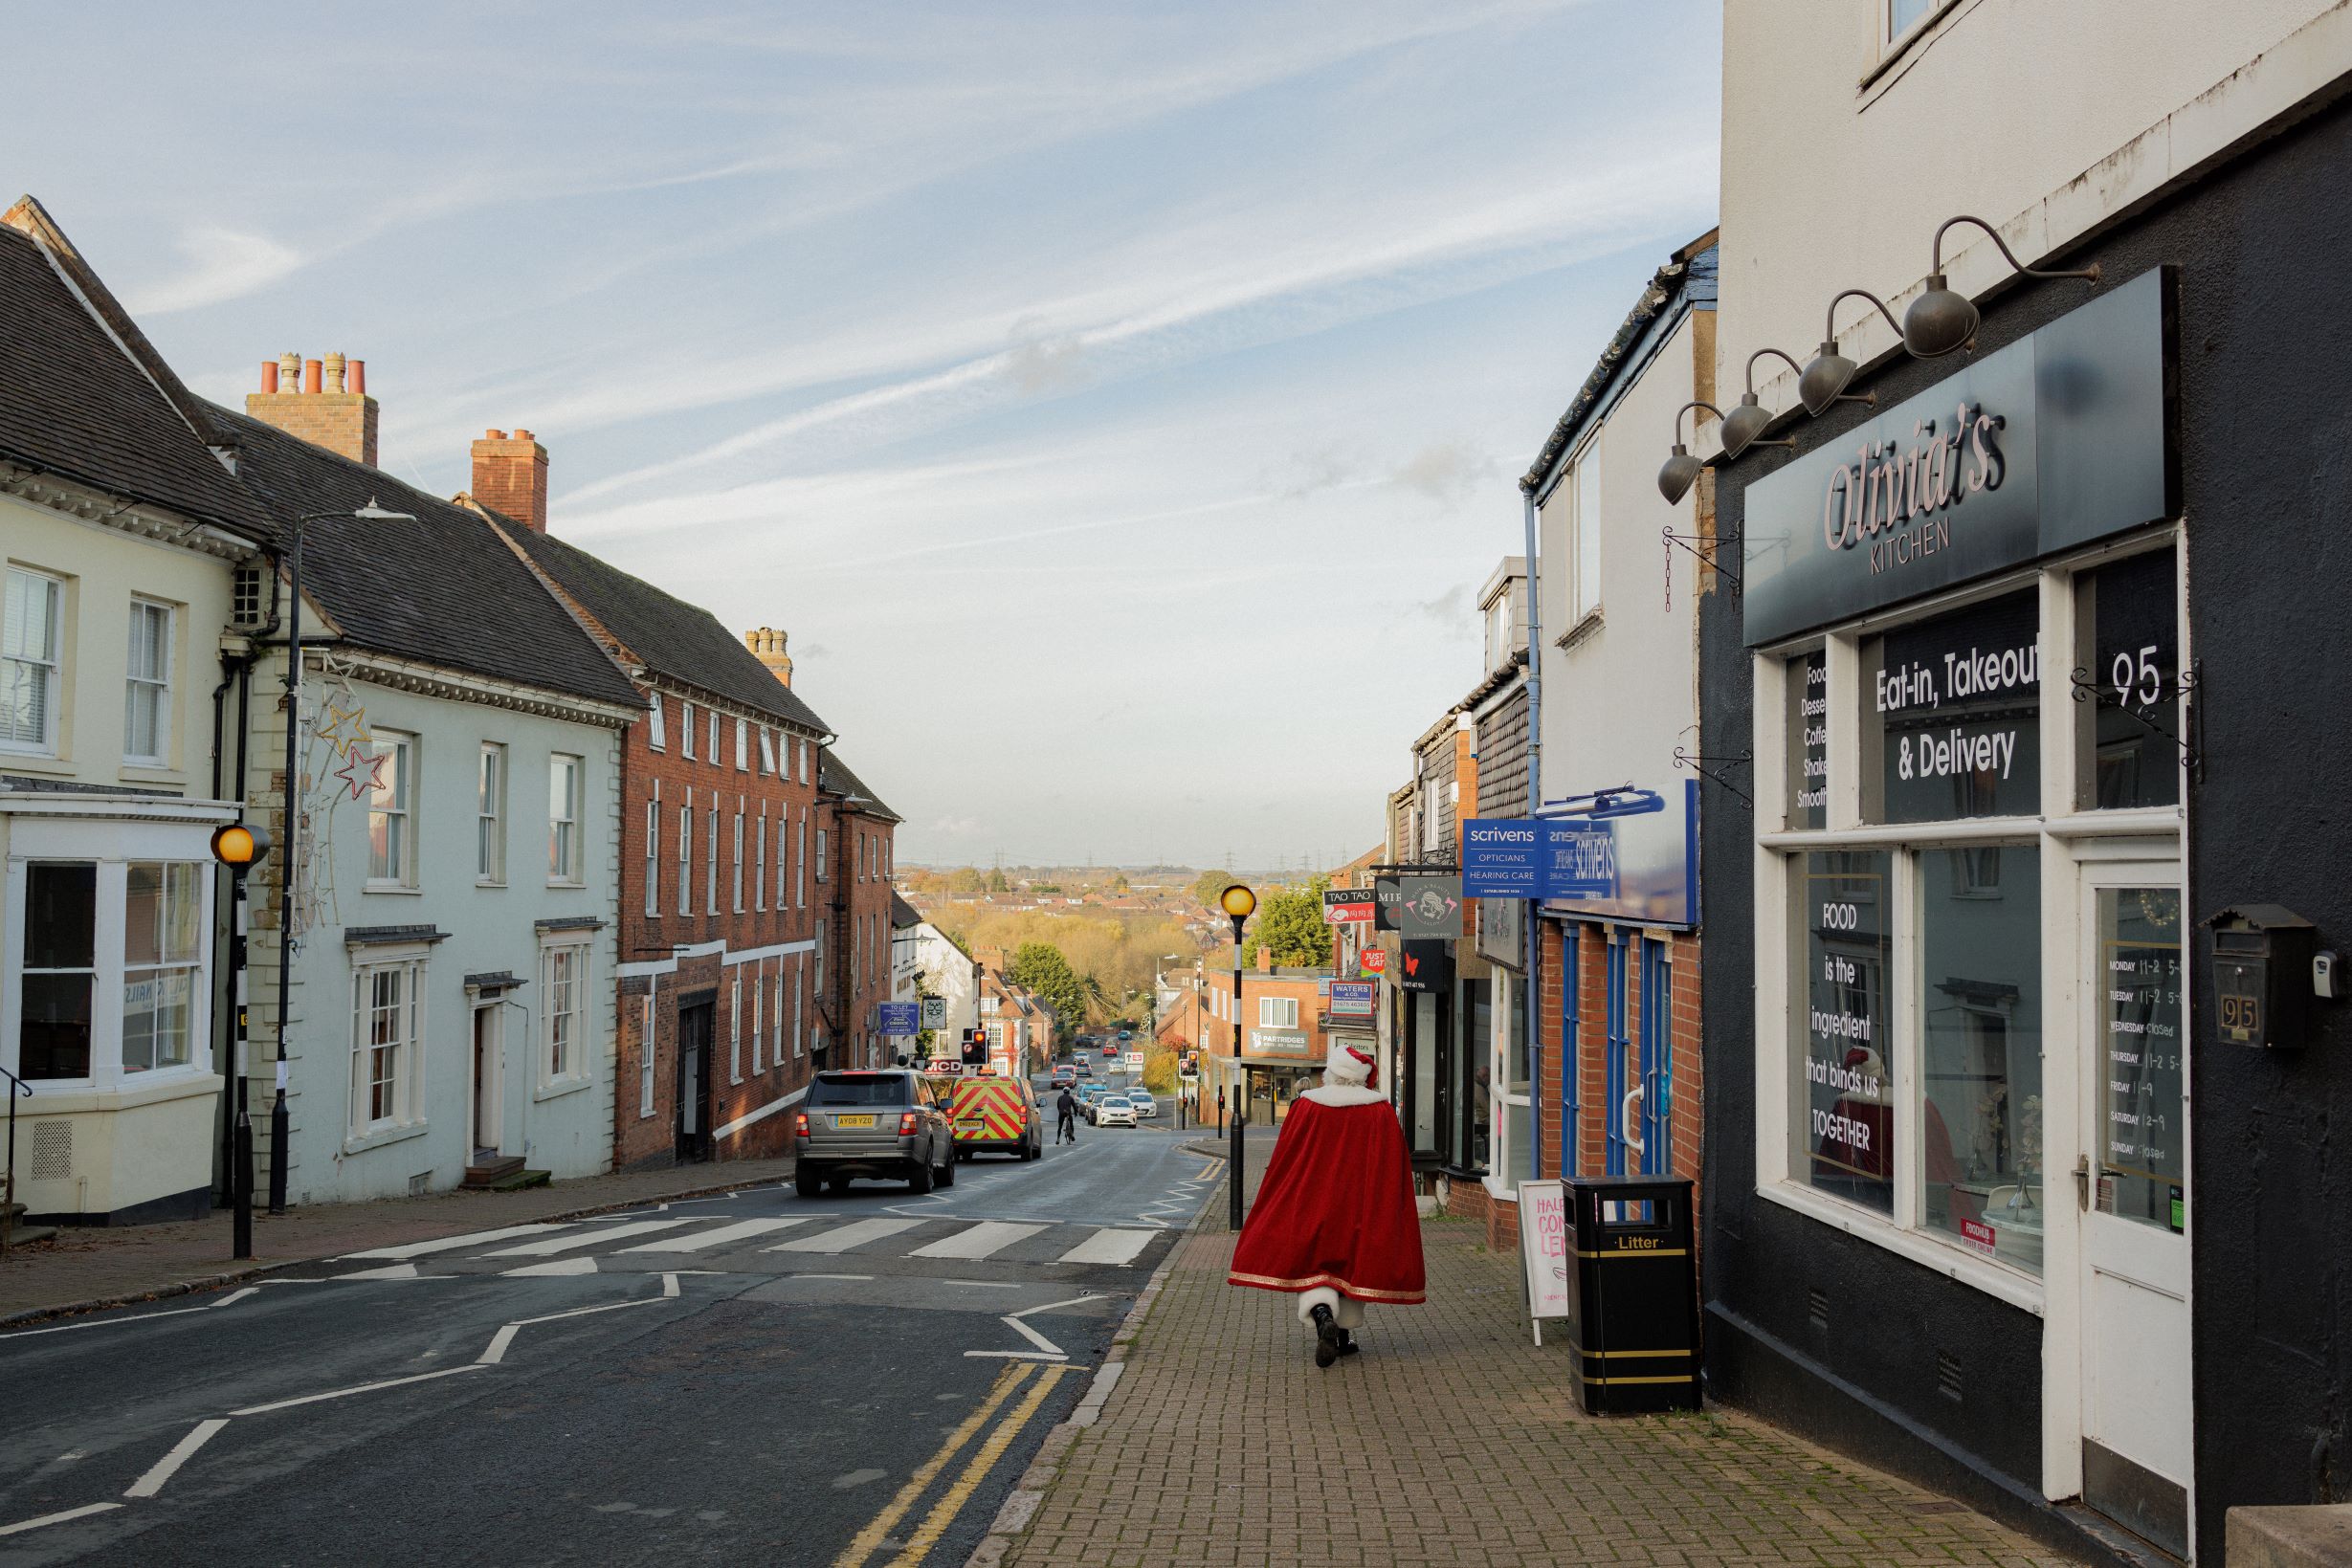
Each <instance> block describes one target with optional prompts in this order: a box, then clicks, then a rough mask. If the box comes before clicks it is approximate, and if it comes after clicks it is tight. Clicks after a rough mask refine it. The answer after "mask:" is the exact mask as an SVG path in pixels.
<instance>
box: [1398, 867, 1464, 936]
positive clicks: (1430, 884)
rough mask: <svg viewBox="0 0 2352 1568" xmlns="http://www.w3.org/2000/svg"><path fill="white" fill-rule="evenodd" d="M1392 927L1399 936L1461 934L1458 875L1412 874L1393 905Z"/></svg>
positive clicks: (1460, 903)
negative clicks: (1402, 895)
mask: <svg viewBox="0 0 2352 1568" xmlns="http://www.w3.org/2000/svg"><path fill="white" fill-rule="evenodd" d="M1396 929H1397V934H1398V935H1399V936H1401V937H1408V938H1414V937H1442V938H1445V939H1448V940H1452V939H1456V938H1459V937H1460V936H1461V934H1462V879H1461V878H1460V877H1458V876H1416V877H1414V878H1413V879H1412V880H1411V881H1409V882H1408V883H1406V884H1405V896H1404V898H1403V899H1401V900H1400V901H1399V902H1398V903H1397V905H1396Z"/></svg>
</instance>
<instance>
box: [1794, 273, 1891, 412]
mask: <svg viewBox="0 0 2352 1568" xmlns="http://www.w3.org/2000/svg"><path fill="white" fill-rule="evenodd" d="M1849 296H1853V297H1857V298H1863V299H1867V300H1869V301H1870V302H1871V303H1872V304H1874V305H1876V306H1877V307H1878V314H1879V315H1881V316H1883V317H1885V318H1886V319H1887V325H1889V326H1891V327H1894V328H1895V330H1896V331H1897V332H1898V333H1899V332H1901V331H1902V328H1901V327H1900V326H1897V325H1896V321H1895V313H1894V312H1893V311H1891V310H1889V309H1887V304H1886V301H1885V300H1883V299H1881V298H1878V297H1877V296H1876V295H1875V294H1873V293H1871V292H1870V290H1868V289H1840V290H1839V291H1838V292H1837V293H1836V294H1835V295H1834V296H1832V297H1831V300H1830V316H1829V320H1828V321H1827V323H1825V324H1824V326H1823V327H1822V337H1821V347H1820V349H1819V351H1817V352H1816V353H1815V354H1814V355H1813V363H1812V364H1808V365H1807V366H1806V367H1805V373H1804V374H1803V375H1801V376H1799V377H1798V378H1797V396H1799V397H1801V398H1803V399H1804V400H1805V411H1806V412H1807V413H1808V414H1811V415H1813V416H1814V417H1816V418H1818V417H1820V416H1821V415H1822V414H1824V413H1827V412H1828V411H1829V409H1830V406H1831V404H1833V403H1835V402H1836V401H1837V400H1838V396H1839V394H1841V393H1843V392H1844V391H1845V390H1846V384H1847V383H1848V382H1850V381H1852V380H1853V373H1854V371H1855V370H1856V369H1858V368H1860V367H1859V366H1858V365H1856V364H1854V363H1853V361H1852V360H1850V359H1848V358H1846V356H1845V355H1843V354H1840V353H1839V352H1838V351H1837V302H1838V300H1840V299H1844V298H1848V297H1849Z"/></svg>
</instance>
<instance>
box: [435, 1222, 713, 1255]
mask: <svg viewBox="0 0 2352 1568" xmlns="http://www.w3.org/2000/svg"><path fill="white" fill-rule="evenodd" d="M692 1224H694V1222H693V1221H692V1220H638V1221H636V1222H634V1223H633V1224H630V1225H616V1226H608V1227H606V1228H604V1229H601V1230H590V1231H588V1232H587V1233H585V1234H583V1235H575V1236H552V1237H549V1238H548V1239H547V1240H545V1241H544V1242H525V1243H523V1244H522V1245H521V1247H501V1248H499V1249H498V1250H497V1251H495V1252H484V1253H483V1254H482V1256H483V1257H486V1258H544V1257H546V1256H548V1255H549V1254H550V1253H555V1252H568V1251H570V1250H571V1249H572V1248H575V1247H594V1246H596V1245H597V1244H598V1243H600V1242H616V1241H619V1240H620V1239H621V1238H622V1237H623V1236H642V1235H646V1234H648V1233H649V1232H652V1231H655V1230H671V1229H675V1228H676V1227H677V1226H682V1225H692Z"/></svg>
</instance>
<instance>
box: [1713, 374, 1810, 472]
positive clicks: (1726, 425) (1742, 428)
mask: <svg viewBox="0 0 2352 1568" xmlns="http://www.w3.org/2000/svg"><path fill="white" fill-rule="evenodd" d="M1766 354H1769V355H1771V356H1773V357H1774V358H1775V359H1779V360H1786V361H1787V364H1788V368H1789V369H1791V370H1794V371H1795V372H1797V374H1798V375H1800V376H1802V375H1803V374H1804V373H1805V366H1803V365H1801V364H1798V363H1797V362H1796V361H1795V360H1793V359H1789V357H1788V356H1787V355H1786V354H1784V353H1782V352H1781V351H1780V350H1779V349H1777V348H1759V349H1758V350H1756V352H1755V353H1753V354H1750V355H1749V356H1748V357H1747V390H1746V391H1744V392H1742V393H1741V394H1740V406H1739V407H1738V408H1736V409H1732V410H1731V412H1729V413H1727V414H1725V415H1724V416H1723V430H1722V437H1723V455H1724V456H1726V457H1737V456H1739V455H1740V453H1743V452H1745V451H1747V449H1748V448H1750V447H1752V446H1754V445H1755V444H1756V437H1758V436H1760V435H1762V434H1764V427H1765V426H1766V425H1769V424H1771V423H1772V413H1771V410H1770V409H1766V408H1764V405H1763V404H1761V403H1759V402H1757V401H1756V362H1757V361H1758V360H1761V359H1763V358H1764V356H1765V355H1766ZM1764 444H1765V445H1766V446H1777V447H1793V446H1795V445H1796V443H1795V442H1794V441H1767V442H1765V443H1764Z"/></svg>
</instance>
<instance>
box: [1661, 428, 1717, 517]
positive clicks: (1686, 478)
mask: <svg viewBox="0 0 2352 1568" xmlns="http://www.w3.org/2000/svg"><path fill="white" fill-rule="evenodd" d="M1692 409H1706V410H1707V412H1709V413H1711V414H1713V415H1715V417H1716V418H1718V419H1720V418H1722V417H1723V410H1722V409H1719V408H1717V407H1716V406H1715V405H1714V404H1712V403H1697V402H1693V403H1685V404H1684V405H1683V406H1682V407H1681V408H1679V409H1675V451H1674V455H1673V456H1671V457H1669V458H1667V459H1666V466H1665V467H1663V468H1661V469H1659V470H1658V494H1659V495H1661V496H1663V497H1666V504H1667V505H1669V506H1679V505H1681V504H1682V497H1685V496H1687V495H1689V494H1690V493H1691V486H1693V485H1695V484H1697V482H1698V471H1699V470H1700V469H1702V468H1705V467H1706V466H1707V465H1706V464H1704V463H1702V462H1700V461H1699V460H1698V459H1697V458H1696V457H1694V456H1692V455H1691V449H1690V448H1688V447H1686V446H1684V445H1683V444H1682V416H1683V415H1684V414H1686V413H1689V412H1690V411H1691V410H1692Z"/></svg>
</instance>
